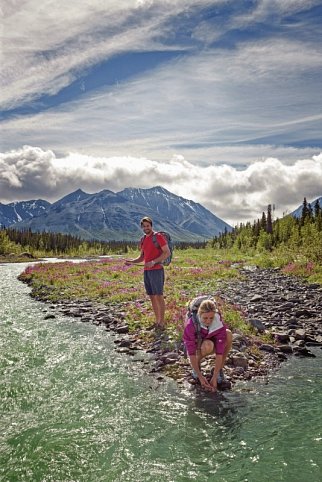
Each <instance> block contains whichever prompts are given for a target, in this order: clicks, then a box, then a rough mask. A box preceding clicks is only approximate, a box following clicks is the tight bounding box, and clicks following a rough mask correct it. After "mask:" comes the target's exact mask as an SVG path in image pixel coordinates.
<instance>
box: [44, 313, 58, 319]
mask: <svg viewBox="0 0 322 482" xmlns="http://www.w3.org/2000/svg"><path fill="white" fill-rule="evenodd" d="M54 318H56V316H55V315H53V314H52V313H49V314H48V315H45V317H44V320H51V319H54Z"/></svg>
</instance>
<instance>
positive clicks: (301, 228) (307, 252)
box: [211, 198, 322, 261]
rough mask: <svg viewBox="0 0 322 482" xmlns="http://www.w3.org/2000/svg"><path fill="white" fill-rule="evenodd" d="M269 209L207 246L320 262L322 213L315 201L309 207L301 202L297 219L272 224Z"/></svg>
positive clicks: (287, 217)
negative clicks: (290, 254)
mask: <svg viewBox="0 0 322 482" xmlns="http://www.w3.org/2000/svg"><path fill="white" fill-rule="evenodd" d="M272 211H273V210H272V205H271V204H269V205H268V207H267V212H263V213H262V217H261V218H260V219H257V220H256V221H254V222H253V223H251V222H247V223H245V224H243V223H240V225H239V226H236V227H235V228H234V229H233V230H232V231H231V232H228V231H227V230H226V231H225V232H223V233H221V234H220V235H219V236H216V237H214V238H213V240H212V242H211V246H212V247H213V248H219V249H235V250H239V251H241V252H244V253H246V252H252V253H253V254H254V252H263V251H273V250H280V251H282V250H283V249H284V250H285V251H287V250H293V251H294V252H298V253H299V254H302V255H304V256H305V257H307V258H310V259H311V260H312V261H321V259H322V209H321V207H320V204H319V202H318V201H316V203H315V204H314V206H313V208H312V206H311V205H310V204H309V203H308V202H307V200H306V198H304V201H303V205H302V211H301V215H300V216H299V217H294V216H292V215H290V214H289V215H287V216H284V217H283V218H282V219H276V220H273V213H272Z"/></svg>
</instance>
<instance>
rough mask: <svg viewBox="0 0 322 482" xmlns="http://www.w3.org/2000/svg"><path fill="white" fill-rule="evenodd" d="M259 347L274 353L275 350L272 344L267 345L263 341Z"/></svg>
mask: <svg viewBox="0 0 322 482" xmlns="http://www.w3.org/2000/svg"><path fill="white" fill-rule="evenodd" d="M259 349H260V350H263V351H268V352H270V353H274V352H275V347H274V346H272V345H269V344H267V343H263V344H262V345H260V346H259Z"/></svg>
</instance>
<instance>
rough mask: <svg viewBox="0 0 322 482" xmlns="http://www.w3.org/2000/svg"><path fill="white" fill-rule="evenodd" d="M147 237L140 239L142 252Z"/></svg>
mask: <svg viewBox="0 0 322 482" xmlns="http://www.w3.org/2000/svg"><path fill="white" fill-rule="evenodd" d="M145 236H146V235H144V236H142V238H141V239H140V248H141V251H142V249H143V243H144V240H145Z"/></svg>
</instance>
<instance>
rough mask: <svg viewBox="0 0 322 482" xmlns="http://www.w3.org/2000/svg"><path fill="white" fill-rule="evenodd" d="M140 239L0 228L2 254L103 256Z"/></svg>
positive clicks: (197, 245) (177, 245)
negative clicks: (95, 238)
mask: <svg viewBox="0 0 322 482" xmlns="http://www.w3.org/2000/svg"><path fill="white" fill-rule="evenodd" d="M206 244H207V242H206V241H200V242H185V241H179V242H176V243H175V248H176V249H188V248H189V247H194V248H197V249H201V248H205V246H206ZM138 248H139V243H138V242H137V241H128V240H122V241H113V240H111V241H97V240H91V241H89V240H84V239H81V238H80V237H78V236H72V235H71V234H62V233H53V232H47V231H43V232H32V231H31V229H30V228H29V229H23V230H18V229H15V228H2V229H0V255H7V254H20V253H21V252H22V251H25V252H28V253H30V254H33V255H34V256H43V255H47V256H63V255H68V256H85V255H95V256H104V255H108V254H126V253H128V251H129V249H138Z"/></svg>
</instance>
